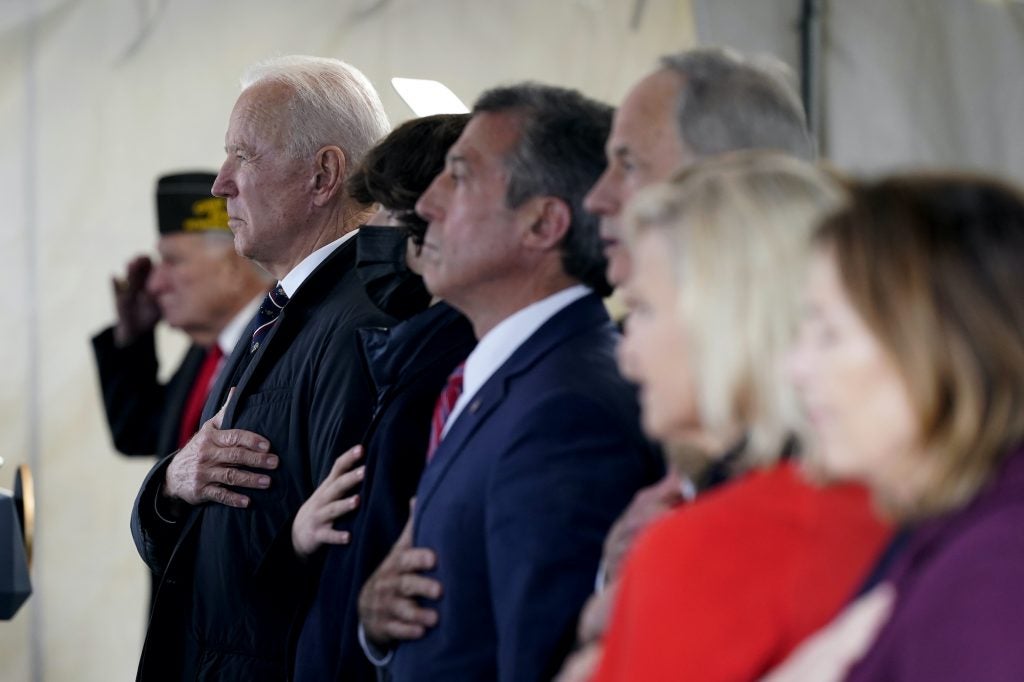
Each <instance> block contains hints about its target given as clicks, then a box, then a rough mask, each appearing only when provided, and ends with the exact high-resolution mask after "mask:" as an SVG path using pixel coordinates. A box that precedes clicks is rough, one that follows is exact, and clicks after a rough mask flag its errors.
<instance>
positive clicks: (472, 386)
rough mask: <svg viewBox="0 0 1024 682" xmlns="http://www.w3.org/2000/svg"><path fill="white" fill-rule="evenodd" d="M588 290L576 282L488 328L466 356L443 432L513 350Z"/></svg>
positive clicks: (444, 432)
mask: <svg viewBox="0 0 1024 682" xmlns="http://www.w3.org/2000/svg"><path fill="white" fill-rule="evenodd" d="M589 293H591V290H590V288H588V287H586V286H584V285H582V284H576V285H574V286H571V287H568V288H567V289H562V290H561V291H559V292H557V293H555V294H552V295H550V296H548V297H547V298H543V299H541V300H539V301H537V302H536V303H531V304H530V305H528V306H526V307H525V308H523V309H522V310H519V311H517V312H515V313H513V314H512V315H509V316H508V317H506V318H505V319H504V320H502V321H501V322H499V323H498V324H497V325H496V326H495V327H494V328H493V329H491V331H489V332H488V333H487V334H485V335H484V338H482V339H480V341H479V343H477V345H476V348H474V349H473V352H472V353H470V354H469V357H468V358H466V368H465V371H464V372H463V377H462V394H461V395H460V396H459V399H458V400H457V401H456V402H455V407H453V408H452V411H451V414H449V415H448V421H446V422H445V424H444V429H443V430H442V432H441V433H442V435H444V434H446V433H448V428H449V427H450V426H451V425H452V424H454V423H455V419H456V418H457V417H458V416H459V413H460V412H462V410H463V408H464V407H465V406H466V404H467V403H468V402H469V401H470V400H472V399H473V397H474V396H475V395H476V393H477V391H479V390H480V389H481V387H483V385H484V384H486V383H487V380H488V379H490V378H491V377H492V376H494V373H495V372H497V371H498V370H499V369H500V368H501V366H502V365H504V364H505V362H506V361H507V360H508V359H509V358H510V357H512V354H513V353H515V352H516V350H517V349H518V348H519V347H520V346H522V345H523V344H524V343H525V342H526V340H527V339H529V338H530V337H531V336H533V334H534V332H536V331H537V330H538V329H540V327H541V326H542V325H543V324H544V323H545V322H547V321H548V320H550V319H551V318H552V317H554V316H555V314H556V313H558V312H559V311H561V310H562V309H563V308H566V307H568V306H569V305H570V304H571V303H574V302H575V301H577V300H579V299H581V298H583V297H584V296H586V295H587V294H589Z"/></svg>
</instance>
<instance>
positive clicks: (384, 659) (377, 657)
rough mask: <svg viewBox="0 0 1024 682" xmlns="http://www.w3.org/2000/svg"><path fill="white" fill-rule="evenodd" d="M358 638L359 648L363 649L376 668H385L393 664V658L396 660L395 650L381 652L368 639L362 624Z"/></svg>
mask: <svg viewBox="0 0 1024 682" xmlns="http://www.w3.org/2000/svg"><path fill="white" fill-rule="evenodd" d="M358 637H359V646H360V647H362V649H363V653H364V654H366V658H368V659H369V661H370V663H373V665H374V666H376V667H378V668H383V667H384V666H386V665H387V664H388V663H390V662H391V659H392V658H394V656H395V650H394V649H387V650H381V649H380V648H378V647H376V646H374V645H373V643H371V642H370V640H368V639H367V638H366V629H365V628H363V624H362V623H360V624H359V632H358Z"/></svg>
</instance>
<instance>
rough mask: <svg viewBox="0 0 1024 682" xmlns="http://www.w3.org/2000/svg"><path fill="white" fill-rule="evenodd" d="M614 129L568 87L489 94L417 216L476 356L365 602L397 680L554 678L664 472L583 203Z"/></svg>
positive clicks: (369, 641)
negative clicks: (602, 566)
mask: <svg viewBox="0 0 1024 682" xmlns="http://www.w3.org/2000/svg"><path fill="white" fill-rule="evenodd" d="M610 122H611V110H610V109H609V108H608V107H607V106H604V105H602V104H598V103H597V102H594V101H591V100H588V99H586V98H584V97H583V96H581V95H580V94H579V93H576V92H573V91H569V90H564V89H561V88H555V87H548V86H541V85H520V86H515V87H509V88H499V89H496V90H492V91H490V92H488V93H485V94H484V95H483V96H482V97H481V99H480V100H479V101H478V102H477V104H476V105H475V108H474V112H473V116H472V118H471V120H470V122H469V124H468V126H467V127H466V129H465V131H464V132H463V134H462V136H461V137H460V138H459V140H458V142H456V143H455V145H454V146H453V147H452V148H451V150H450V151H449V153H448V158H447V162H446V165H445V169H444V171H443V172H442V173H441V174H440V175H438V176H437V178H436V179H435V180H434V182H433V184H432V185H431V186H430V188H429V189H428V190H427V191H426V193H425V194H424V195H423V196H422V197H421V199H420V201H419V203H418V204H417V211H418V212H419V213H420V214H421V215H422V216H423V217H424V218H426V219H427V220H428V221H429V228H428V231H427V234H426V239H425V243H424V247H423V256H422V267H423V277H424V280H425V282H426V284H427V287H428V288H429V289H430V290H431V292H432V293H433V294H434V295H436V296H440V297H441V298H443V299H445V300H446V301H447V302H449V303H450V304H451V305H452V306H454V307H455V308H457V309H459V310H460V311H461V312H462V313H463V314H465V315H466V317H467V318H468V319H469V320H470V322H471V323H472V325H473V329H474V332H475V334H476V336H477V338H478V339H479V344H478V345H477V347H476V349H475V350H474V351H473V352H472V353H471V354H470V355H469V357H468V358H467V360H466V363H465V365H464V366H463V367H460V368H459V369H457V371H456V373H455V374H454V375H453V378H452V380H451V382H450V385H449V387H448V388H446V390H445V391H444V392H443V393H442V395H441V397H440V398H439V400H438V407H437V411H436V412H435V423H436V425H437V434H436V438H435V439H433V440H435V441H437V443H438V444H437V446H436V449H434V448H431V449H430V451H428V453H426V456H427V459H428V462H427V466H426V468H425V470H424V473H423V477H422V479H421V480H420V484H419V488H418V491H417V497H416V505H415V509H414V513H413V517H412V520H411V521H410V526H409V527H407V529H406V532H405V533H404V534H403V536H402V538H401V539H399V541H398V543H397V544H396V545H395V547H394V548H393V549H392V552H391V554H390V555H389V556H388V557H387V558H386V559H385V560H384V562H383V563H382V564H381V566H380V567H379V568H378V570H377V571H376V572H375V573H374V575H373V576H372V577H371V578H370V580H369V581H368V582H367V584H366V586H365V587H364V589H363V591H362V593H361V595H360V600H359V601H360V604H359V607H360V618H361V622H362V626H363V630H362V632H361V636H362V637H363V640H364V646H365V648H366V649H367V653H368V655H370V657H371V659H372V660H374V662H375V663H377V664H378V665H380V666H382V667H385V668H386V670H387V673H388V674H390V676H391V677H392V679H394V680H485V679H486V680H509V681H512V680H514V681H516V682H520V681H528V680H539V679H547V678H550V677H551V676H552V675H553V674H554V673H555V672H557V670H558V668H559V665H560V662H561V660H562V659H563V658H564V656H565V654H566V653H567V652H568V650H569V647H570V646H571V643H572V640H573V630H574V626H575V622H576V617H577V614H578V613H579V609H580V606H581V605H582V603H583V601H584V599H585V598H586V597H587V595H588V594H589V592H590V590H591V587H592V585H593V577H594V572H595V569H596V567H597V563H598V560H599V558H600V554H601V544H602V541H603V539H604V536H605V533H606V532H607V530H608V528H609V526H610V525H611V523H612V522H613V521H614V519H615V517H616V516H617V515H618V513H619V512H620V511H622V509H623V508H624V507H625V506H626V504H627V503H628V502H629V500H630V498H631V497H632V495H633V493H634V492H635V491H636V490H637V489H638V488H640V487H641V486H643V485H645V484H647V483H649V482H651V481H653V480H655V479H656V477H657V476H658V475H659V474H660V473H661V462H660V459H659V458H658V457H657V455H656V454H655V452H654V450H653V449H652V448H651V447H650V446H649V444H648V443H647V442H646V441H645V439H644V437H643V435H642V433H641V431H640V427H639V421H638V415H639V411H638V407H637V403H636V399H635V395H634V392H633V390H632V388H631V387H630V386H629V385H628V384H627V383H626V382H625V381H624V380H623V379H622V378H621V377H620V376H619V374H618V371H617V369H616V366H615V358H614V352H615V345H616V343H617V340H618V335H617V332H616V328H615V326H614V324H613V323H612V322H611V320H610V319H609V317H608V314H607V312H606V311H605V308H604V306H603V304H602V301H601V296H602V295H604V294H607V293H608V292H609V290H610V287H609V286H608V284H607V281H606V280H605V277H604V269H605V261H604V257H603V255H602V253H601V243H600V239H599V236H598V232H597V221H596V219H595V218H594V217H592V216H589V215H588V214H587V213H585V212H584V211H583V209H582V201H583V196H584V194H585V193H586V191H587V190H588V189H589V188H590V186H591V185H593V184H594V182H595V181H596V179H597V177H598V176H599V175H600V174H601V171H602V170H603V168H604V160H603V155H602V148H603V145H604V142H605V140H606V138H607V136H608V132H609V127H610Z"/></svg>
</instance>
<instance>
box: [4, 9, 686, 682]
mask: <svg viewBox="0 0 1024 682" xmlns="http://www.w3.org/2000/svg"><path fill="white" fill-rule="evenodd" d="M636 9H637V7H636V6H635V5H634V3H632V2H617V1H616V0H580V1H573V2H570V1H565V2H557V1H556V2H552V1H550V0H516V1H515V2H508V1H507V0H429V1H428V0H391V1H383V2H381V1H379V0H376V1H369V0H363V1H356V0H331V1H329V2H328V1H324V0H293V1H292V2H288V3H284V2H271V1H269V0H220V1H217V0H161V1H157V0H135V1H131V2H129V1H128V0H78V1H76V2H70V1H63V2H62V1H58V0H23V1H22V0H0V121H3V126H2V128H0V206H2V207H3V209H2V210H3V217H2V218H0V269H2V270H0V271H2V272H4V273H5V279H6V282H7V286H6V291H5V294H6V295H5V297H4V300H5V305H4V310H5V312H6V318H7V325H5V328H4V332H3V333H2V334H0V357H3V358H4V359H5V363H4V364H5V371H4V373H3V381H2V382H0V433H2V434H3V438H2V440H0V456H2V457H4V458H5V459H6V460H7V462H8V464H7V466H5V467H4V469H2V470H0V485H4V484H6V485H7V486H9V485H10V479H11V478H12V477H13V475H14V471H13V470H14V466H15V465H17V464H19V463H21V462H23V461H28V462H30V463H31V465H32V467H33V469H34V470H35V472H36V483H37V488H38V493H39V494H38V502H39V507H40V508H39V515H38V516H39V527H40V533H39V538H38V540H39V542H38V546H37V548H38V552H37V556H36V561H35V566H34V568H33V580H34V587H35V594H33V595H32V597H31V598H30V600H29V601H28V602H27V603H26V604H25V606H24V607H22V609H21V611H20V612H19V614H18V615H17V617H16V618H15V619H14V620H13V621H12V622H9V623H2V622H0V680H4V681H5V682H6V681H7V680H10V681H11V682H16V681H21V680H47V681H59V680H75V681H81V682H87V681H90V680H104V681H106V680H125V679H131V678H132V677H133V675H134V670H135V665H136V662H137V660H138V653H139V648H140V645H141V636H142V631H143V627H144V617H145V615H144V611H145V599H146V596H145V595H146V579H145V572H144V567H143V565H142V563H141V561H140V560H139V558H138V556H137V554H136V552H135V549H134V546H133V545H132V542H131V537H130V534H129V532H128V517H129V511H130V509H131V504H132V500H133V498H134V495H135V492H136V490H137V488H138V485H139V483H140V481H141V479H142V477H143V475H144V474H145V472H146V470H147V469H148V467H149V466H150V464H151V462H150V461H131V460H128V459H126V458H124V457H121V456H119V455H118V454H116V453H115V452H114V451H113V448H112V446H111V444H110V440H109V437H108V436H107V432H106V427H105V423H104V420H103V416H102V408H101V405H100V403H99V399H98V396H99V391H98V388H97V385H96V377H95V371H94V369H93V365H92V358H91V351H90V349H89V336H90V335H91V334H93V333H95V332H96V331H98V330H99V329H100V328H101V327H102V326H103V325H105V324H107V323H108V321H109V320H110V319H111V318H112V315H113V308H112V305H111V302H110V292H109V289H110V285H109V278H110V275H111V274H112V273H114V272H116V271H118V270H119V269H120V268H121V267H122V265H123V263H124V262H125V261H126V260H127V259H128V258H129V257H130V256H132V255H133V254H135V253H137V252H140V251H147V250H149V251H151V250H152V247H153V244H154V242H155V236H156V235H155V226H154V224H155V219H154V209H153V189H154V185H155V178H156V177H157V176H158V175H160V174H162V173H165V172H167V171H169V170H179V169H186V168H196V167H208V168H216V167H217V166H218V165H219V164H220V162H221V160H222V155H223V151H222V148H223V139H224V130H225V127H226V125H227V119H228V114H229V112H230V110H231V106H232V104H233V102H234V99H235V97H236V96H237V91H238V87H237V82H238V77H239V75H240V73H241V71H242V69H243V68H244V67H245V66H246V65H247V64H248V63H250V62H252V61H255V60H258V59H261V58H265V57H267V56H272V55H274V54H288V53H303V54H317V55H326V56H336V57H341V58H342V59H345V60H347V61H350V62H352V63H353V64H356V65H357V66H359V67H360V68H361V69H363V70H364V71H365V72H366V74H367V76H369V77H370V79H371V80H372V81H373V82H375V83H376V84H378V87H379V88H380V90H381V94H382V97H383V100H384V103H385V105H386V107H387V109H388V112H389V115H390V116H391V118H392V121H393V122H396V123H397V122H400V121H402V120H404V119H406V118H409V117H411V112H410V111H409V110H408V108H407V107H406V106H405V105H404V104H403V103H402V102H401V100H400V99H399V98H398V97H397V95H396V94H395V93H394V92H393V91H392V90H391V88H390V86H389V85H387V83H388V79H390V78H391V77H392V76H409V77H419V78H437V79H440V80H443V81H444V82H445V83H446V84H447V85H448V86H449V87H451V88H452V89H453V90H454V91H455V93H456V94H458V95H459V96H460V97H461V98H462V99H463V100H464V101H466V102H472V100H473V99H474V98H475V97H476V96H477V95H478V94H479V93H480V92H481V91H482V90H484V89H486V88H487V87H489V86H492V85H497V84H499V83H508V82H514V81H518V80H522V79H535V80H543V81H548V82H554V83H560V84H565V85H571V86H574V87H578V88H580V89H582V90H583V91H585V92H587V93H588V94H590V95H592V96H595V97H598V98H601V99H605V100H607V101H610V102H614V101H617V100H618V99H619V98H620V97H621V96H622V94H623V93H624V91H625V89H626V87H627V86H628V85H629V84H630V82H632V81H634V80H635V79H637V78H638V77H639V76H640V75H642V74H643V73H644V72H645V71H647V70H648V69H649V68H651V66H652V65H653V64H654V62H655V60H656V57H657V55H659V54H661V53H664V52H668V51H672V50H677V49H680V48H683V47H686V46H689V45H692V44H693V41H694V38H693V28H692V23H691V11H690V7H689V3H688V2H678V1H671V0H651V1H649V2H646V3H643V7H642V11H640V12H639V13H635V10H636ZM161 341H162V346H163V348H162V349H163V350H166V351H168V353H166V354H165V357H167V358H168V362H167V363H166V365H168V366H169V367H173V364H174V363H173V360H174V357H175V353H176V352H179V351H180V350H181V349H182V348H183V344H182V341H181V339H180V337H178V336H176V335H174V334H172V333H168V334H165V335H164V336H163V337H162V339H161Z"/></svg>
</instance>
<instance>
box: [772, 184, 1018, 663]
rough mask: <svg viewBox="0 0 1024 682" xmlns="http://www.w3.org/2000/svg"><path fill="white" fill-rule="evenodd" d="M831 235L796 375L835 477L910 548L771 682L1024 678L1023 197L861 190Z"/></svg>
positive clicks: (1000, 189)
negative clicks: (850, 485) (853, 485)
mask: <svg viewBox="0 0 1024 682" xmlns="http://www.w3.org/2000/svg"><path fill="white" fill-rule="evenodd" d="M852 192H853V194H852V199H851V201H850V202H849V204H848V205H847V206H846V207H844V208H842V209H840V210H839V211H838V212H836V213H835V214H834V215H832V216H831V217H830V218H828V219H827V220H825V222H824V223H823V224H822V225H821V226H820V227H819V229H818V231H817V234H816V235H815V236H814V245H815V255H814V261H813V265H812V269H811V271H810V273H809V274H808V277H807V281H806V285H805V290H804V291H805V297H806V300H807V305H806V306H805V308H806V309H807V314H806V316H805V319H804V322H803V325H802V330H801V335H800V339H799V342H798V343H797V345H796V347H795V349H794V350H793V352H792V354H791V356H790V363H789V365H790V378H791V379H792V381H793V383H794V384H795V386H796V388H797V391H798V393H799V395H800V397H801V399H802V402H803V404H804V408H805V410H806V412H807V413H808V416H809V417H810V420H809V421H810V425H811V428H812V430H813V434H814V436H815V438H816V440H817V444H818V451H819V453H820V457H819V460H820V467H821V469H822V471H823V473H825V474H826V475H829V476H831V477H833V478H838V479H845V480H856V481H860V482H862V483H864V484H865V485H866V486H867V487H868V489H869V490H870V491H871V493H872V497H873V498H874V500H875V503H876V506H878V507H879V508H881V509H883V510H884V511H885V512H886V514H887V515H888V516H889V517H890V518H892V519H894V520H895V521H897V522H899V523H900V524H902V525H903V527H904V529H905V530H906V533H907V540H906V543H905V545H904V547H903V549H902V552H901V553H900V554H899V555H898V556H897V557H896V558H895V559H894V561H893V562H892V563H891V565H890V566H889V568H888V570H887V571H886V573H885V575H884V577H883V579H882V582H881V583H880V584H878V585H876V586H875V587H874V589H872V590H871V591H869V592H868V593H866V594H864V595H863V596H862V597H860V599H858V600H857V601H856V602H854V603H852V604H851V605H850V606H849V607H848V608H847V609H846V611H845V612H844V613H843V614H841V616H840V617H839V618H837V619H836V620H835V621H834V622H833V623H832V624H831V625H830V626H828V628H826V629H825V630H824V631H822V632H821V633H819V634H818V635H817V636H816V638H815V639H814V640H812V641H810V642H808V643H807V645H806V646H805V647H804V649H803V650H802V651H799V652H798V653H797V654H795V655H794V656H793V657H792V658H791V660H789V661H787V663H786V664H785V665H784V666H783V667H782V668H781V669H779V670H777V671H776V672H775V673H774V674H773V675H772V677H771V678H770V679H771V680H772V682H787V681H793V682H806V681H810V680H814V682H831V681H833V680H847V681H848V682H882V681H884V682H925V681H927V682H960V681H961V680H972V681H974V680H977V681H979V682H981V681H984V682H1004V681H1005V682H1009V681H1010V680H1019V679H1021V675H1022V672H1024V648H1022V647H1021V646H1020V638H1021V633H1022V632H1024V587H1022V586H1021V575H1022V574H1024V534H1022V532H1021V528H1022V527H1024V296H1022V295H1021V292H1022V291H1024V268H1022V267H1021V264H1022V263H1024V192H1022V191H1021V189H1019V188H1017V187H1013V186H1010V185H1008V184H1006V183H1004V182H1002V181H1000V180H996V179H993V178H987V177H980V176H970V175H957V174H917V175H906V176H897V177H892V178H887V179H883V180H880V181H875V182H870V183H863V184H859V185H855V186H854V188H853V191H852Z"/></svg>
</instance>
